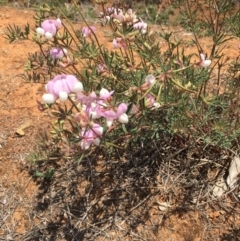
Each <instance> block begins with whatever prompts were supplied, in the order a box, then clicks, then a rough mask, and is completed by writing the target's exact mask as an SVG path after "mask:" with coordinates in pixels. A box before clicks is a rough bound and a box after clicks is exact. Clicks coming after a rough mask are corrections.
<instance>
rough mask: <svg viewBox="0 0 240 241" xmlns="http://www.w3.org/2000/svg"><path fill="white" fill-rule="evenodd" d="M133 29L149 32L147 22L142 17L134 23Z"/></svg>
mask: <svg viewBox="0 0 240 241" xmlns="http://www.w3.org/2000/svg"><path fill="white" fill-rule="evenodd" d="M133 29H138V30H141V33H142V34H145V33H146V32H147V23H145V22H143V20H142V19H141V18H140V20H139V21H138V22H136V23H135V24H133Z"/></svg>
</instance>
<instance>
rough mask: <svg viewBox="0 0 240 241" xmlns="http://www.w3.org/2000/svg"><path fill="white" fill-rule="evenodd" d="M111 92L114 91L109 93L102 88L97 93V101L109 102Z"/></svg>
mask: <svg viewBox="0 0 240 241" xmlns="http://www.w3.org/2000/svg"><path fill="white" fill-rule="evenodd" d="M113 92H114V90H112V91H110V92H109V91H108V90H107V89H105V88H102V89H101V90H100V93H99V99H100V100H110V99H111V96H112V94H113Z"/></svg>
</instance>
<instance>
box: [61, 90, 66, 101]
mask: <svg viewBox="0 0 240 241" xmlns="http://www.w3.org/2000/svg"><path fill="white" fill-rule="evenodd" d="M59 99H60V100H61V101H65V100H67V99H68V93H67V92H65V91H60V92H59Z"/></svg>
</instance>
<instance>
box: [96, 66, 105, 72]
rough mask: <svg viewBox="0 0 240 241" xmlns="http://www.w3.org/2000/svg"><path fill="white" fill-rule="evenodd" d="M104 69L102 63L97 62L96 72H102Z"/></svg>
mask: <svg viewBox="0 0 240 241" xmlns="http://www.w3.org/2000/svg"><path fill="white" fill-rule="evenodd" d="M104 70H105V67H104V65H102V64H98V66H97V72H98V73H103V72H104Z"/></svg>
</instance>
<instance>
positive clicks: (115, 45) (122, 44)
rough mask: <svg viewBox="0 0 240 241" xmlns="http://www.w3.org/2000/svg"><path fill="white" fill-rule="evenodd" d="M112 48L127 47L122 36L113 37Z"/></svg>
mask: <svg viewBox="0 0 240 241" xmlns="http://www.w3.org/2000/svg"><path fill="white" fill-rule="evenodd" d="M113 48H115V49H119V48H127V44H126V42H125V41H124V39H122V38H115V39H113Z"/></svg>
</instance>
